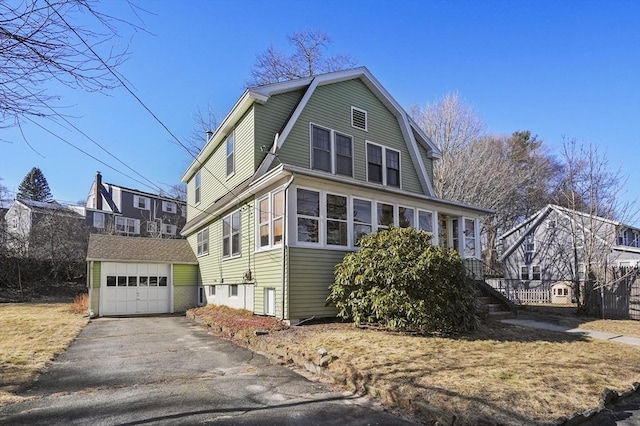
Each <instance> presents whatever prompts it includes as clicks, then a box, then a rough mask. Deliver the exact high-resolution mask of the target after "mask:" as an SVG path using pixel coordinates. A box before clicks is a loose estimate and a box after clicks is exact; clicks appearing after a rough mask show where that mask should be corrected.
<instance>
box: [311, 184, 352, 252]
mask: <svg viewBox="0 0 640 426" xmlns="http://www.w3.org/2000/svg"><path fill="white" fill-rule="evenodd" d="M323 194H324V195H323ZM327 195H333V196H336V197H343V198H345V199H346V208H347V218H346V219H345V220H342V219H333V218H330V217H329V215H328V214H327ZM320 197H321V198H320V217H322V216H323V214H322V213H324V218H323V219H321V220H323V225H324V234H322V235H321V237H324V244H325V246H326V247H330V248H338V249H344V248H350V247H352V246H353V242H352V241H351V239H352V238H353V237H352V235H350V234H352V232H350V231H351V230H352V229H353V220H352V219H351V216H353V211H352V210H351V209H350V206H351V202H350V201H349V196H348V195H346V194H339V193H337V192H333V191H321V192H320ZM323 203H324V205H323ZM328 221H334V222H346V223H347V244H346V245H344V246H343V245H339V244H329V243H328V242H327V230H328V224H327V222H328ZM319 240H320V241H321V242H322V241H323V239H322V238H319Z"/></svg>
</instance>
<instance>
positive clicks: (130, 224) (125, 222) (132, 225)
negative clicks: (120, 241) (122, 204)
mask: <svg viewBox="0 0 640 426" xmlns="http://www.w3.org/2000/svg"><path fill="white" fill-rule="evenodd" d="M116 231H117V232H121V233H123V234H139V233H140V220H138V219H131V218H128V217H122V216H117V217H116Z"/></svg>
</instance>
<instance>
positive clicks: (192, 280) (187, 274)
mask: <svg viewBox="0 0 640 426" xmlns="http://www.w3.org/2000/svg"><path fill="white" fill-rule="evenodd" d="M173 285H174V286H190V285H192V286H197V285H198V265H173Z"/></svg>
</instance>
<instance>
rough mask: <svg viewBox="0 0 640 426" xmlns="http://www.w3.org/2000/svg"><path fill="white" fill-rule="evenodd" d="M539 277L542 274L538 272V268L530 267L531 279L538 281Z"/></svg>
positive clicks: (537, 266) (536, 266)
mask: <svg viewBox="0 0 640 426" xmlns="http://www.w3.org/2000/svg"><path fill="white" fill-rule="evenodd" d="M541 277H542V274H541V272H540V266H539V265H533V266H532V267H531V279H532V280H536V281H540V278H541Z"/></svg>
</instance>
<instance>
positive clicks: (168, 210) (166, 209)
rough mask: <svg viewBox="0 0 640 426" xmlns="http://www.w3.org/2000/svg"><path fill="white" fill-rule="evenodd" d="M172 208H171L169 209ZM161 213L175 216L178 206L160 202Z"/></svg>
mask: <svg viewBox="0 0 640 426" xmlns="http://www.w3.org/2000/svg"><path fill="white" fill-rule="evenodd" d="M170 206H173V207H170ZM162 211H163V212H165V213H173V214H176V213H177V212H178V205H177V204H176V203H174V202H171V201H163V202H162Z"/></svg>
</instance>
